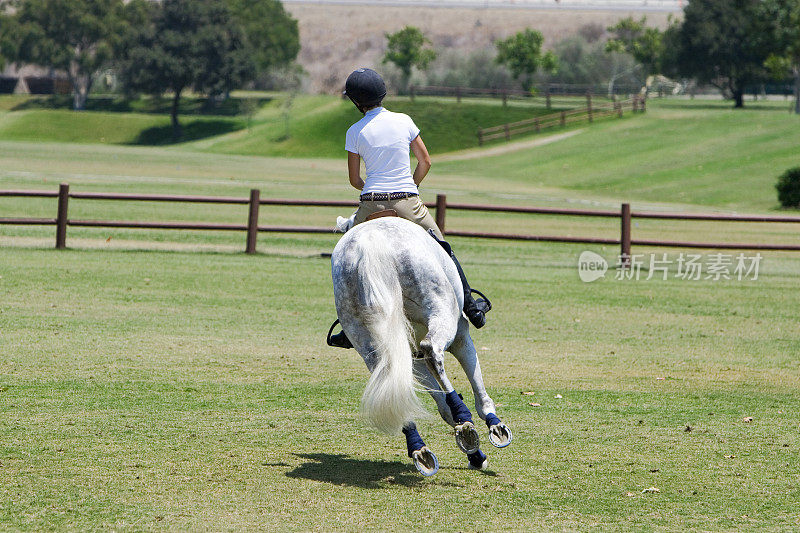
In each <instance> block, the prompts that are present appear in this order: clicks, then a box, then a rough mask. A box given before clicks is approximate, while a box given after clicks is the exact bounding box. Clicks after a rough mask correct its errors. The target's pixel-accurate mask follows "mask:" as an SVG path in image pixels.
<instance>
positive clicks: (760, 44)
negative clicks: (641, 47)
mask: <svg viewBox="0 0 800 533" xmlns="http://www.w3.org/2000/svg"><path fill="white" fill-rule="evenodd" d="M760 4H761V0H692V2H690V3H689V5H688V6H687V7H686V8H685V9H684V19H683V22H682V23H681V24H680V26H679V27H678V28H677V30H676V31H675V32H672V33H670V32H668V33H669V38H668V40H669V46H674V47H675V48H676V49H675V50H674V52H673V56H672V57H673V60H674V61H675V63H676V64H675V65H674V68H675V71H676V72H677V73H678V74H680V75H682V76H687V77H692V78H695V79H696V80H697V81H698V82H700V83H709V84H711V85H713V86H715V87H717V88H718V89H720V91H722V93H723V95H724V96H725V97H727V98H732V99H733V100H734V102H735V106H736V107H737V108H740V107H743V106H744V91H745V88H746V87H747V86H748V85H750V84H753V83H757V82H759V81H761V80H763V79H765V78H766V76H767V72H766V68H765V67H764V62H765V60H766V59H767V57H768V56H769V54H770V51H771V49H772V48H774V44H775V43H774V41H773V40H772V38H771V36H770V32H768V31H765V29H766V26H768V21H765V20H764V19H763V18H762V17H761V16H760V15H761V12H760Z"/></svg>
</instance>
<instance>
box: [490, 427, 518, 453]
mask: <svg viewBox="0 0 800 533" xmlns="http://www.w3.org/2000/svg"><path fill="white" fill-rule="evenodd" d="M513 438H514V436H513V435H512V434H511V430H510V429H508V426H507V425H505V424H503V423H502V422H500V423H499V424H495V425H493V426H492V427H490V428H489V442H491V443H492V445H493V446H494V447H495V448H505V447H506V446H508V445H509V444H511V439H513Z"/></svg>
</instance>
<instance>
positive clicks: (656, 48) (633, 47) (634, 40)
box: [606, 17, 664, 77]
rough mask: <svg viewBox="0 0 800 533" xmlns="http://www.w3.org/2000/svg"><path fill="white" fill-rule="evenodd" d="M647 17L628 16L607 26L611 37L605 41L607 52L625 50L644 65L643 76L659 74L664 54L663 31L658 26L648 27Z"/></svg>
mask: <svg viewBox="0 0 800 533" xmlns="http://www.w3.org/2000/svg"><path fill="white" fill-rule="evenodd" d="M646 24H647V17H642V19H641V20H634V19H633V17H628V18H624V19H622V20H620V21H619V22H617V24H616V25H614V26H611V27H609V28H608V31H609V32H611V34H612V35H613V37H612V38H611V39H609V40H608V41H607V42H606V51H608V52H626V53H628V54H630V55H632V56H633V58H634V59H635V60H636V61H637V62H638V63H639V64H641V65H642V67H644V70H645V77H647V76H651V75H654V74H661V66H662V65H661V60H662V57H663V55H664V42H663V33H661V31H660V30H659V29H658V28H648V27H647V26H646Z"/></svg>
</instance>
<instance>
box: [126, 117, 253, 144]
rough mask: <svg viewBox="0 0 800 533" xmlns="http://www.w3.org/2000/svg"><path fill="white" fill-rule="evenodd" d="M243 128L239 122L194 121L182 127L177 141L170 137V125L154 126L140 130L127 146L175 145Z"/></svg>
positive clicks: (242, 123) (241, 122)
mask: <svg viewBox="0 0 800 533" xmlns="http://www.w3.org/2000/svg"><path fill="white" fill-rule="evenodd" d="M245 127H246V124H245V123H244V122H243V121H240V120H225V119H220V120H195V121H192V122H189V123H187V124H183V125H182V130H183V134H182V135H181V136H180V137H179V138H177V139H176V138H175V137H173V135H172V125H166V126H155V127H153V128H147V129H146V130H142V131H141V132H140V133H139V135H137V136H136V139H134V140H133V141H132V142H130V143H129V144H133V145H145V146H161V145H166V144H177V143H182V142H187V141H196V140H198V139H205V138H207V137H214V136H217V135H223V134H225V133H230V132H232V131H238V130H242V129H244V128H245Z"/></svg>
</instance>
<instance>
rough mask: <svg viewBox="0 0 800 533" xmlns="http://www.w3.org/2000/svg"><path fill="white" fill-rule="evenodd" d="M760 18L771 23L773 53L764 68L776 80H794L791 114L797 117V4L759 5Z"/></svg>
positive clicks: (791, 0)
mask: <svg viewBox="0 0 800 533" xmlns="http://www.w3.org/2000/svg"><path fill="white" fill-rule="evenodd" d="M762 8H763V10H764V11H763V18H764V19H765V20H771V21H774V25H773V38H774V39H775V43H776V50H775V52H774V53H773V54H772V55H770V56H769V57H768V58H767V62H766V66H767V68H768V69H769V71H770V73H771V74H772V75H773V76H775V77H776V78H778V79H784V78H786V77H789V76H791V77H792V78H793V79H794V112H795V113H797V114H800V2H797V1H796V0H766V1H765V2H764V3H763V4H762Z"/></svg>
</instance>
